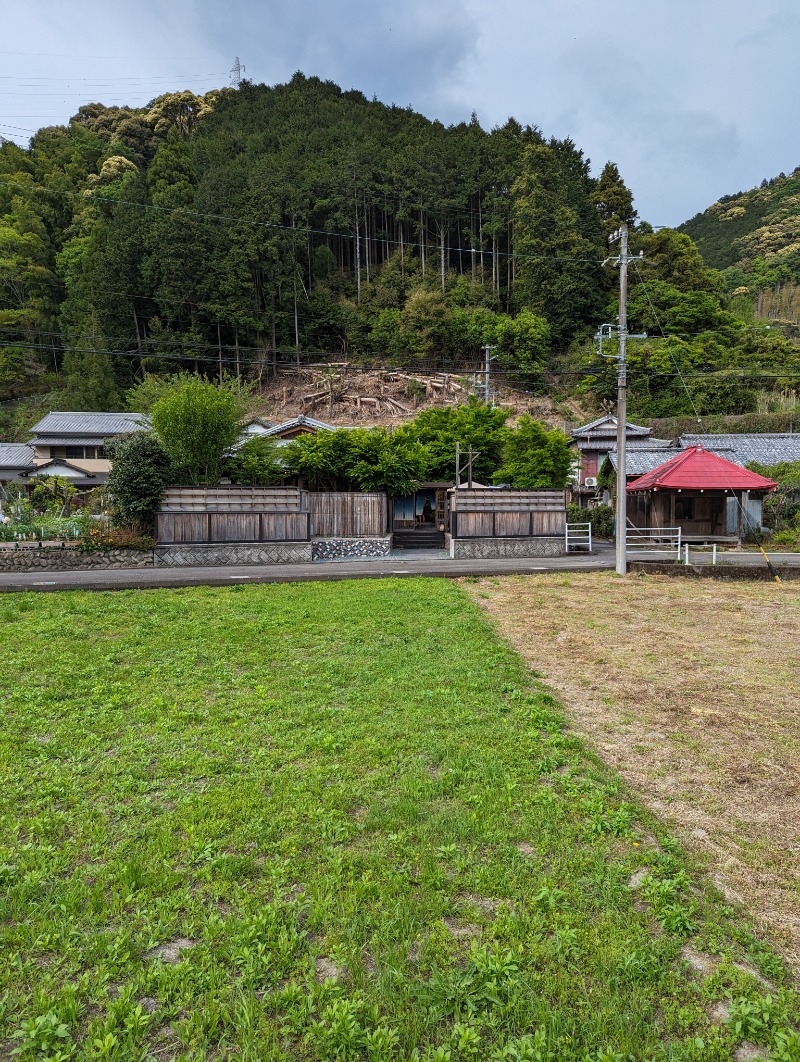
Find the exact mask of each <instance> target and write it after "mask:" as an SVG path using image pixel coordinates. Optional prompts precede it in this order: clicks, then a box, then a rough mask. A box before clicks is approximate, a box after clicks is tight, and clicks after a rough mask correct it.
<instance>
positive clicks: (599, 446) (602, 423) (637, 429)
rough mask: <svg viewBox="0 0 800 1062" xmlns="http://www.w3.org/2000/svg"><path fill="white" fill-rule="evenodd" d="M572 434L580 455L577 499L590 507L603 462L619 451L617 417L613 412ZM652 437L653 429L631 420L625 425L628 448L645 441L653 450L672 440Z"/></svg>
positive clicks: (576, 488) (574, 430) (575, 430)
mask: <svg viewBox="0 0 800 1062" xmlns="http://www.w3.org/2000/svg"><path fill="white" fill-rule="evenodd" d="M570 434H571V435H572V437H573V439H574V440H575V446H576V447H577V448H578V450H579V452H580V465H579V466H578V482H577V484H576V486H575V488H574V490H573V493H574V495H575V500H576V501H577V502H578V503H579V504H580V505H583V506H586V505H587V504H588V502H589V500H590V499H592V498H594V497H595V495H596V494H597V488H598V484H597V476H598V473H599V471H600V468H601V466H602V464H603V461H604V460H605V459H606V457H607V455H608V453H609V452H610V451H611V450H615V449H616V446H617V418H616V417H613V416H611V414H610V413H609V414H607V415H606V416H604V417H599V418H598V419H597V420H593V421H592V422H591V423H590V424H584V425H583V427H581V428H574V429H573V430H572V431H571V433H570ZM652 434H653V429H652V428H644V427H642V425H640V424H631V423H630V421H626V423H625V439H626V441H627V442H628V445H631V444H633V443H635V442H636V443H638V442H642V443H645V444H646V445H648V446H650V447H655V446H669V440H666V439H653V438H652Z"/></svg>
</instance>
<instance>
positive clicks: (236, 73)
mask: <svg viewBox="0 0 800 1062" xmlns="http://www.w3.org/2000/svg"><path fill="white" fill-rule="evenodd" d="M246 70H247V67H246V66H245V65H244V63H240V62H239V56H238V55H237V56H236V60H235V61H234V64H233V69H232V70H231V84H232V85H233V87H234V88H237V89H238V88H239V86H240V85H241V83H242V75H243V74H244V73H245V72H246Z"/></svg>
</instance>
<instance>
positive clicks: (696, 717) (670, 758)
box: [466, 573, 800, 971]
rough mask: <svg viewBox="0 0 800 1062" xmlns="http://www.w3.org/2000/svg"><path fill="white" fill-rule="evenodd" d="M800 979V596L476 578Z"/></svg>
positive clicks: (499, 620) (487, 603)
mask: <svg viewBox="0 0 800 1062" xmlns="http://www.w3.org/2000/svg"><path fill="white" fill-rule="evenodd" d="M466 588H467V589H468V591H469V592H470V594H471V595H472V597H473V598H474V599H475V600H476V601H477V602H478V603H479V604H480V605H481V606H482V607H483V608H484V609H485V611H486V612H487V613H488V614H489V615H490V616H491V617H492V619H493V621H494V622H495V624H496V626H497V629H498V630H499V631H500V632H501V633H502V635H503V636H504V637H505V638H507V639H508V641H509V642H510V643H511V644H512V645H514V646H515V647H516V648H517V649H518V650H519V652H520V653H521V654H522V655H523V657H524V658H525V659H526V660H528V661H529V662H530V664H531V666H532V667H534V668H536V669H537V670H538V671H539V672H540V673H541V674H542V675H543V677H544V678H545V680H546V681H547V682H548V683H549V684H551V685H552V686H554V687H555V688H556V689H557V690H558V691H559V693H560V694H561V698H562V703H563V705H564V709H565V711H566V714H567V717H568V720H569V725H570V727H571V729H573V730H574V731H575V732H577V733H580V734H582V735H583V736H585V737H586V739H587V740H588V741H589V742H590V744H591V745H592V746H593V747H594V748H595V749H596V750H597V752H598V753H599V754H600V756H601V757H602V759H603V760H604V761H605V762H606V763H608V764H609V765H610V766H612V767H613V768H615V769H616V770H618V771H619V772H620V774H621V775H622V776H623V778H624V779H625V780H626V782H628V783H629V784H630V785H631V787H632V788H633V789H634V791H635V792H636V793H637V794H638V795H639V797H640V798H641V799H642V800H644V802H645V803H646V804H647V805H648V806H649V807H650V808H651V810H653V811H654V812H655V813H656V814H657V815H659V816H660V817H661V818H663V819H664V820H665V821H667V822H668V823H669V824H670V825H671V826H673V827H674V828H675V830H676V832H677V834H678V836H679V837H680V839H681V841H682V842H683V843H684V844H686V845H687V846H688V847H689V848H690V849H691V850H693V851H694V852H695V853H697V854H698V855H699V856H700V857H701V858H702V859H703V861H704V862H705V863H706V865H707V866H708V869H709V872H710V874H711V875H712V877H713V880H714V881H715V882H716V883H717V885H718V886H719V888H720V890H721V891H722V892H723V894H724V895H725V896H726V897H727V898H728V899H729V900H730V901H731V902H732V903H742V904H744V905H745V907H747V908H748V909H749V910H750V911H751V912H752V913H753V915H754V916H755V917H756V919H757V922H758V923H759V925H760V927H761V928H762V929H763V930H764V931H765V932H768V933H769V934H770V935H771V936H772V938H773V939H774V940H775V941H776V943H778V944H779V945H780V947H781V948H782V950H783V951H784V954H785V955H786V956H787V958H788V959H789V960H790V961H791V963H792V965H793V966H794V969H795V971H800V777H799V775H798V772H799V771H800V592H799V591H798V588H797V586H796V585H795V584H792V583H785V584H783V585H780V586H778V585H777V584H774V583H768V584H758V583H746V582H745V583H722V582H716V581H712V580H709V581H708V582H698V581H692V580H689V579H686V580H683V579H677V578H672V577H666V576H628V577H627V578H625V579H620V578H619V577H617V576H614V575H611V574H608V573H602V574H601V573H598V574H580V575H577V574H576V575H569V576H568V577H565V576H563V575H544V576H537V577H535V578H530V577H528V578H506V579H486V580H481V581H480V582H477V583H476V582H472V583H469V584H467V587H466Z"/></svg>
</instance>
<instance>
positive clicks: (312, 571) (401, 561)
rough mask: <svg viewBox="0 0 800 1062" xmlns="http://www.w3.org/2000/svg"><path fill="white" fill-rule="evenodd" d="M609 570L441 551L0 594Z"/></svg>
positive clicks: (144, 573) (81, 576) (63, 581)
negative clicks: (468, 557)
mask: <svg viewBox="0 0 800 1062" xmlns="http://www.w3.org/2000/svg"><path fill="white" fill-rule="evenodd" d="M613 567H614V553H613V548H612V547H611V546H608V545H605V544H603V545H600V546H599V547H598V548H597V549H596V550H595V552H594V553H592V554H586V553H571V554H570V555H569V556H568V557H535V558H531V559H530V560H488V561H454V560H450V558H449V557H448V556H447V554H446V553H444V551H443V550H438V549H436V550H410V551H403V552H400V551H397V552H395V553H393V554H392V555H391V556H390V557H386V558H381V559H380V560H372V559H366V558H364V559H361V560H349V561H317V562H315V563H313V564H265V565H235V566H230V567H227V568H122V569H109V570H107V571H76V572H0V592H3V591H6V592H8V591H15V590H129V589H134V588H144V587H170V586H230V585H231V584H232V583H293V582H310V581H328V580H336V579H381V578H385V577H386V576H397V577H398V578H399V577H403V576H404V577H406V578H407V577H409V576H415V575H422V576H431V577H437V578H442V577H444V578H449V579H456V578H459V577H461V576H469V575H522V574H529V573H531V572H546V571H554V570H555V571H596V570H599V569H604V568H613Z"/></svg>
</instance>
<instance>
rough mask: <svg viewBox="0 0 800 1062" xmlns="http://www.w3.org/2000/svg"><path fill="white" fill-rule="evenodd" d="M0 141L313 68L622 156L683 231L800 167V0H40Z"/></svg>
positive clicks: (23, 44)
mask: <svg viewBox="0 0 800 1062" xmlns="http://www.w3.org/2000/svg"><path fill="white" fill-rule="evenodd" d="M2 27H3V35H2V39H0V43H2V44H3V45H4V50H2V51H0V135H2V136H5V137H7V138H9V139H15V140H17V142H18V143H23V144H24V143H27V137H28V136H30V133H31V132H32V131H34V130H36V129H37V128H39V127H41V126H42V125H52V124H57V123H59V124H60V123H64V122H66V121H67V120H68V118H69V117H70V115H71V114H73V113H74V112H75V111H76V110H77V108H78V107H79V106H80V105H81V104H82V103H88V102H93V101H100V102H102V103H106V104H115V103H116V104H124V103H127V104H130V105H141V104H143V103H145V102H147V101H148V100H149V99H151V98H152V97H154V96H156V95H159V94H161V93H163V92H168V91H172V90H176V89H180V88H191V89H193V90H194V91H195V92H198V93H200V92H205V91H207V90H208V89H210V88H214V87H217V86H221V85H226V84H228V83H229V79H230V69H231V67H232V65H233V60H234V57H235V56H237V55H238V56H239V57H240V58H241V61H242V63H243V64H244V65H245V66H246V68H247V73H246V76H247V77H249V78H251V79H252V80H254V81H256V82H266V83H267V84H275V83H276V82H281V81H285V80H286V79H288V78H289V77H291V75H292V73H293V72H294V71H295V70H302V71H303V72H304V73H305V74H308V75H309V76H310V75H317V76H318V77H321V78H325V79H327V78H330V79H332V80H334V81H336V82H338V83H339V84H340V85H342V86H343V87H344V88H357V89H360V90H361V91H362V92H363V93H364V94H365V95H367V96H369V97H371V96H377V97H378V98H379V99H381V100H384V101H385V102H387V103H397V104H400V105H402V106H407V105H411V106H412V107H414V108H415V109H416V110H419V111H422V112H423V113H424V114H426V115H427V116H428V117H430V118H438V119H440V120H442V121H444V122H446V123H450V122H458V121H461V120H462V119H468V118H469V116H470V114H471V112H472V111H473V110H474V111H476V112H477V114H478V118H479V120H480V122H481V124H482V125H483V126H484V127H485V128H491V127H492V126H493V125H496V124H499V123H502V122H504V121H505V120H506V118H507V117H508V116H510V115H513V116H514V117H515V118H517V119H519V121H521V122H523V123H531V124H535V125H538V126H539V127H540V128H541V129H542V131H543V132H544V133H545V135H548V136H549V135H555V136H558V137H567V136H568V137H571V138H572V139H573V140H574V141H575V143H576V144H577V145H578V147H580V148H581V149H582V150H583V151H584V153H585V154H586V155H587V156H588V157H589V158H590V159H591V160H592V168H593V171H594V172H598V171H599V169H600V168H601V167H602V165H603V164H604V163H605V162H606V161H607V160H609V159H612V160H613V161H615V162H616V163H617V164H618V165H619V168H620V171H621V172H622V175H623V177H624V179H625V180H626V182H627V183H628V184H629V186H630V187H631V188H632V190H633V193H634V196H635V200H636V206H637V209H638V211H639V214H640V216H641V217H642V218H644V219H646V220H648V221H650V222H651V223H652V224H655V225H677V224H679V223H680V222H682V221H685V220H686V219H687V218H689V217H691V216H693V215H694V214H696V213H697V212H698V211H700V210H703V209H705V207H707V206H708V205H709V204H711V203H713V202H714V201H715V200H716V199H717V198H718V197H719V196H721V195H725V194H730V193H734V192H737V191H739V190H741V189H745V188H751V187H753V186H754V185H756V184H758V183H760V181H761V179H762V178H764V177H772V176H776V175H777V174H778V173H779V172H781V171H784V172H786V173H789V172H791V170H793V169H794V168H795V167H796V166H798V165H800V136H799V135H798V134H799V133H800V107H799V106H798V102H797V101H798V99H800V62H798V59H797V55H798V46H800V5H799V4H798V3H797V0H760V2H759V3H758V4H754V3H753V0H602V2H601V0H293V2H289V3H286V2H284V3H278V2H277V0H226V2H225V3H220V2H219V0H137V3H136V4H133V3H124V4H122V3H119V2H115V0H75V2H73V3H71V4H65V3H63V0H27V2H26V3H17V4H14V5H6V9H5V10H4V12H3V18H2Z"/></svg>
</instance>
